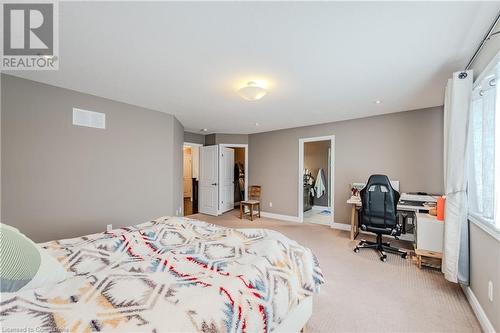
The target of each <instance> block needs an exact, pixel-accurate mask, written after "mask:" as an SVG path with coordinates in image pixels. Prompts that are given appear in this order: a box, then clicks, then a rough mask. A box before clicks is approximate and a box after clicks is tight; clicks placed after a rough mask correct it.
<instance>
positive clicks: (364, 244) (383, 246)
mask: <svg viewBox="0 0 500 333" xmlns="http://www.w3.org/2000/svg"><path fill="white" fill-rule="evenodd" d="M360 249H374V250H376V251H378V252H379V254H380V260H382V261H386V260H387V255H386V254H385V251H387V252H390V253H394V254H399V255H400V256H401V258H403V259H406V257H407V255H408V254H407V253H406V251H403V250H400V249H398V248H396V247H392V246H390V244H389V243H383V242H382V235H381V234H378V235H377V241H376V242H370V241H367V240H364V239H362V240H361V241H360V242H359V244H358V245H357V246H356V247H355V248H354V252H356V253H358V252H359V250H360Z"/></svg>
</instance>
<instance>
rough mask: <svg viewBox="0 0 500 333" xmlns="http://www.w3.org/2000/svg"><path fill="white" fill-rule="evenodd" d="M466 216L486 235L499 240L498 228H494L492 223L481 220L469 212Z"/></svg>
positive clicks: (499, 232)
mask: <svg viewBox="0 0 500 333" xmlns="http://www.w3.org/2000/svg"><path fill="white" fill-rule="evenodd" d="M467 218H468V219H469V221H470V222H471V223H473V224H474V225H476V226H478V228H479V229H481V230H483V231H484V232H486V233H487V234H488V235H490V236H491V237H493V238H495V239H496V240H497V241H499V242H500V230H498V229H496V227H495V226H494V225H493V224H489V223H486V222H483V221H481V220H480V219H478V218H477V217H475V216H474V215H472V214H469V216H467Z"/></svg>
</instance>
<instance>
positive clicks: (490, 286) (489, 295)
mask: <svg viewBox="0 0 500 333" xmlns="http://www.w3.org/2000/svg"><path fill="white" fill-rule="evenodd" d="M488 299H489V300H490V302H493V282H491V281H488Z"/></svg>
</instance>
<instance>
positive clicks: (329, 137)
mask: <svg viewBox="0 0 500 333" xmlns="http://www.w3.org/2000/svg"><path fill="white" fill-rule="evenodd" d="M328 140H330V170H329V171H330V173H329V174H330V186H329V188H328V190H329V191H330V194H331V195H330V209H331V210H332V219H331V221H330V227H333V225H334V223H335V210H334V203H335V135H333V134H332V135H326V136H316V137H310V138H300V139H299V176H298V190H299V198H298V207H299V208H298V215H297V216H298V217H299V222H301V223H304V175H303V173H304V144H305V143H306V142H316V141H328Z"/></svg>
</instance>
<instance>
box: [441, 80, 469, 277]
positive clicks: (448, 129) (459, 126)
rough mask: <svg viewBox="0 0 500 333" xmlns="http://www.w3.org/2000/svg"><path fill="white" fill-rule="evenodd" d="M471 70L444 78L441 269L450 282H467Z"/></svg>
mask: <svg viewBox="0 0 500 333" xmlns="http://www.w3.org/2000/svg"><path fill="white" fill-rule="evenodd" d="M471 93H472V71H467V72H466V73H463V72H456V73H453V77H452V78H451V79H449V80H448V84H447V86H446V96H445V107H444V145H445V146H444V171H445V194H446V205H445V221H444V246H443V265H442V271H443V273H444V275H445V278H446V279H447V280H449V281H452V282H459V281H460V282H462V283H466V284H468V280H469V276H468V275H469V258H468V253H469V249H468V244H469V241H468V237H469V233H468V222H467V194H466V190H467V174H468V173H467V161H468V159H467V157H468V156H467V143H468V137H467V133H468V128H469V109H470V104H471Z"/></svg>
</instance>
